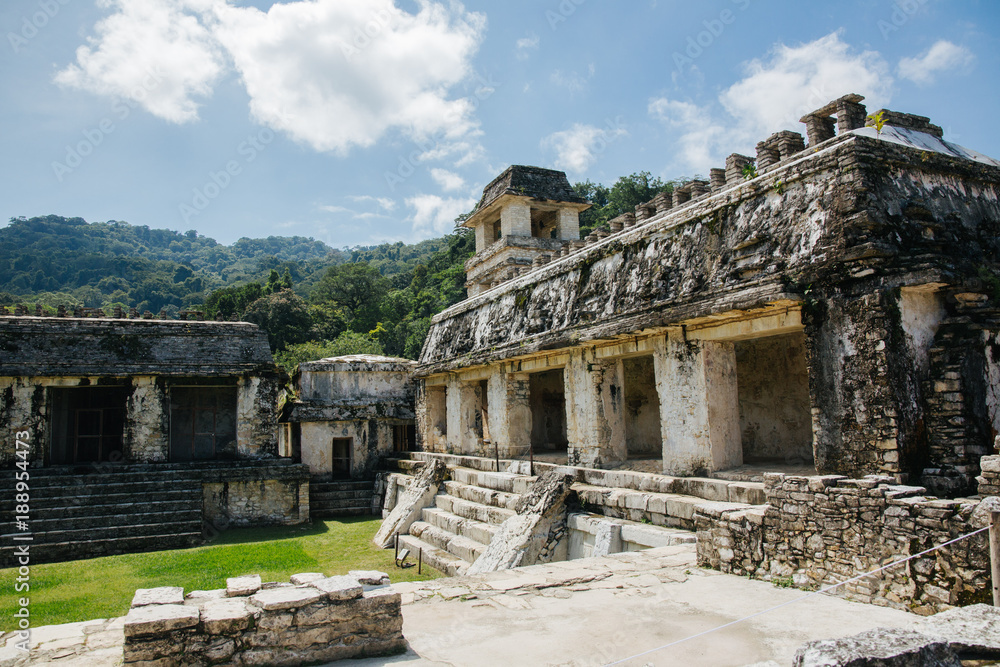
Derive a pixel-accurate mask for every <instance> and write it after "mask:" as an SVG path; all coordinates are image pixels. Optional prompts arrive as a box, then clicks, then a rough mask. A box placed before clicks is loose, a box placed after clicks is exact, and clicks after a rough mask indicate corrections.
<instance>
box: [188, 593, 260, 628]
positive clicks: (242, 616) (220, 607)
mask: <svg viewBox="0 0 1000 667" xmlns="http://www.w3.org/2000/svg"><path fill="white" fill-rule="evenodd" d="M253 616H254V612H253V610H252V609H250V608H249V607H248V606H247V599H246V598H226V599H222V600H209V601H208V602H206V603H205V606H204V607H202V609H201V626H202V628H203V629H204V630H205V632H207V633H208V634H210V635H228V634H233V633H235V632H240V631H242V630H246V629H247V628H248V627H250V623H251V620H252V619H253Z"/></svg>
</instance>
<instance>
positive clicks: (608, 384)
mask: <svg viewBox="0 0 1000 667" xmlns="http://www.w3.org/2000/svg"><path fill="white" fill-rule="evenodd" d="M565 387H566V435H567V437H568V439H569V459H570V464H573V465H584V466H588V467H609V466H613V465H617V464H620V463H622V462H624V461H625V459H626V457H627V453H626V445H625V415H624V387H625V383H624V379H623V377H622V364H621V361H620V360H611V361H598V360H597V359H596V358H595V357H594V352H593V350H573V351H571V352H570V361H569V363H568V364H567V365H566V369H565Z"/></svg>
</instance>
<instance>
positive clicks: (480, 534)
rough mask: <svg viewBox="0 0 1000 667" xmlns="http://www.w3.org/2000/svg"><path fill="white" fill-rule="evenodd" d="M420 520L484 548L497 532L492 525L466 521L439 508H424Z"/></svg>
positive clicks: (470, 520) (472, 520)
mask: <svg viewBox="0 0 1000 667" xmlns="http://www.w3.org/2000/svg"><path fill="white" fill-rule="evenodd" d="M421 518H422V519H423V520H424V521H425V522H427V523H429V524H431V525H432V526H437V527H438V528H440V529H441V530H446V531H448V532H449V533H454V534H455V535H461V536H462V537H467V538H469V539H470V540H475V541H476V542H479V543H480V544H482V545H484V546H485V545H487V544H489V543H490V542H492V541H493V536H494V535H495V534H496V532H497V527H496V526H495V525H493V524H490V523H483V522H482V521H476V520H474V519H466V518H464V517H460V516H458V515H457V514H452V513H451V512H446V511H445V510H443V509H441V508H439V507H425V508H424V509H423V511H422V514H421Z"/></svg>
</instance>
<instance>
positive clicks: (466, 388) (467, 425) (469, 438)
mask: <svg viewBox="0 0 1000 667" xmlns="http://www.w3.org/2000/svg"><path fill="white" fill-rule="evenodd" d="M458 401H459V414H458V418H459V437H460V452H461V453H462V454H469V455H472V456H479V455H481V454H482V444H483V401H482V396H481V395H480V388H479V383H478V382H460V383H459V384H458Z"/></svg>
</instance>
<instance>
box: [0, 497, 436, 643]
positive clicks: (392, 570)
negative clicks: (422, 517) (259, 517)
mask: <svg viewBox="0 0 1000 667" xmlns="http://www.w3.org/2000/svg"><path fill="white" fill-rule="evenodd" d="M380 523H381V522H380V520H379V519H374V518H367V517H365V518H358V519H342V520H330V521H315V522H313V524H312V525H308V526H281V527H275V528H234V529H231V530H229V531H226V532H225V533H222V534H221V535H219V536H218V537H217V538H216V539H214V540H213V541H212V542H211V543H210V544H207V545H205V546H201V547H196V548H194V549H178V550H174V551H158V552H153V553H142V554H125V555H121V556H108V557H106V558H94V559H91V560H78V561H72V562H68V563H49V564H44V565H34V566H32V567H31V582H30V584H31V590H30V592H28V593H15V592H14V580H15V578H16V576H17V571H16V570H15V569H7V570H0V581H2V585H3V593H2V595H0V631H4V632H8V631H10V630H13V629H14V627H15V620H16V619H14V618H13V613H14V611H15V610H16V609H17V606H16V605H17V600H18V598H20V597H25V596H27V597H29V598H30V600H31V604H30V610H31V625H32V627H39V626H42V625H52V624H56V623H73V622H76V621H86V620H90V619H94V618H109V617H115V616H121V615H123V614H125V613H127V612H128V609H129V604H130V603H131V601H132V596H133V594H134V593H135V590H136V589H137V588H155V587H156V586H183V587H184V591H185V592H190V591H193V590H205V589H212V588H225V586H226V577H235V576H239V575H242V574H259V575H260V576H261V577H262V578H263V579H264V581H288V577H289V576H291V575H293V574H295V573H297V572H323V573H325V574H327V575H334V574H347V571H348V570H382V571H384V572H388V573H389V576H390V577H391V578H392V581H393V582H398V581H422V580H427V579H435V578H437V577H440V576H441V574H440V573H439V572H437V571H435V570H432V569H430V568H428V567H426V566H424V568H423V575H417V568H415V567H413V568H407V569H405V570H401V569H399V568H397V567H395V564H394V563H393V552H392V550H391V549H388V550H384V551H383V550H382V549H378V548H377V547H376V546H375V545H374V544H373V543H372V537H373V536H374V535H375V532H376V531H377V530H378V527H379V524H380Z"/></svg>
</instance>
